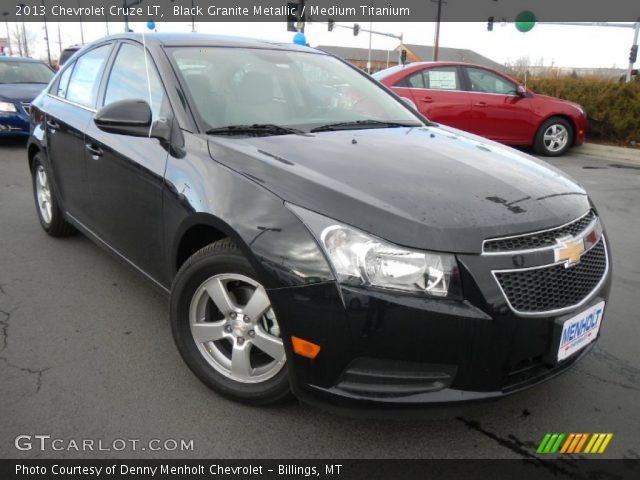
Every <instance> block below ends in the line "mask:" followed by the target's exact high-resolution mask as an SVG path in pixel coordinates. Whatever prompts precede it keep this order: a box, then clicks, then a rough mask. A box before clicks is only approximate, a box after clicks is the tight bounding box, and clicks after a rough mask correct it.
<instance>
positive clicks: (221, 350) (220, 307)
mask: <svg viewBox="0 0 640 480" xmlns="http://www.w3.org/2000/svg"><path fill="white" fill-rule="evenodd" d="M214 298H215V300H214ZM249 300H251V302H252V303H251V304H249ZM170 303H171V307H170V311H171V329H172V332H173V338H174V341H175V343H176V346H177V347H178V350H179V351H180V354H181V355H182V358H183V359H184V361H185V362H186V363H187V365H188V366H189V368H190V369H191V370H192V371H193V373H194V374H195V375H196V376H197V377H198V378H199V379H200V380H201V381H202V382H203V383H204V384H205V385H207V386H208V387H209V388H211V389H213V390H214V391H216V392H218V393H220V394H221V395H224V396H225V397H228V398H231V399H233V400H236V401H239V402H243V403H247V404H252V405H268V404H273V403H277V402H280V401H282V400H284V399H285V398H288V397H289V396H290V387H289V378H288V373H287V365H286V356H285V352H284V347H283V345H282V339H280V330H279V325H278V323H277V319H276V317H275V314H274V312H273V309H272V308H271V302H270V300H269V298H268V295H267V293H266V290H264V287H262V285H261V284H260V283H259V281H258V280H257V275H256V273H255V271H254V269H253V268H252V266H251V264H250V263H249V261H248V260H247V259H246V258H245V257H244V255H242V253H241V252H240V250H239V249H238V248H237V246H236V245H235V244H234V243H233V242H232V241H231V240H230V239H222V240H219V241H217V242H215V243H212V244H210V245H208V246H206V247H204V248H203V249H201V250H199V251H198V252H196V253H195V254H194V255H193V256H191V257H190V258H189V259H188V260H187V261H186V262H185V263H184V265H182V267H181V268H180V270H179V271H178V274H177V275H176V278H175V280H174V282H173V285H172V288H171V302H170ZM251 317H255V318H251ZM263 349H264V350H263ZM267 351H268V353H266V352H267Z"/></svg>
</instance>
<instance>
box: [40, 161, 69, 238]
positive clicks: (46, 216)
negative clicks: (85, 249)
mask: <svg viewBox="0 0 640 480" xmlns="http://www.w3.org/2000/svg"><path fill="white" fill-rule="evenodd" d="M31 180H32V187H33V198H34V201H35V204H36V212H37V214H38V220H40V225H42V228H43V229H44V231H45V232H47V234H49V235H51V236H52V237H68V236H70V235H73V234H75V233H76V231H77V230H76V229H75V228H74V227H73V225H71V224H70V223H69V222H67V221H66V220H65V219H64V215H63V214H62V209H61V208H60V205H59V204H58V200H57V198H56V195H55V192H54V190H53V184H52V182H51V173H50V170H49V168H48V167H47V165H46V162H44V161H43V157H42V153H37V154H36V155H35V157H34V158H33V163H32V168H31Z"/></svg>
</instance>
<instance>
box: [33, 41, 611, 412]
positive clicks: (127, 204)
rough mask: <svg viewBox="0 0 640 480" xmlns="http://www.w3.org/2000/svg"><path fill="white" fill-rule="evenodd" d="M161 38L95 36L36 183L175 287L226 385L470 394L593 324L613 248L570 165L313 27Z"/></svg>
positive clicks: (208, 377)
mask: <svg viewBox="0 0 640 480" xmlns="http://www.w3.org/2000/svg"><path fill="white" fill-rule="evenodd" d="M146 48H147V49H148V52H149V55H148V57H147V59H146V61H145V55H144V53H143V43H142V37H141V36H140V35H138V34H133V33H129V34H121V35H116V36H111V37H107V38H104V39H101V40H99V41H97V42H95V43H93V44H91V45H89V46H87V47H85V48H84V49H83V50H82V51H80V52H78V54H77V56H76V57H74V58H73V59H72V60H71V61H70V62H69V63H68V64H66V65H65V66H64V67H63V69H62V70H61V71H60V72H59V73H58V75H57V76H56V78H55V79H54V80H53V81H52V82H51V84H50V86H49V88H48V89H47V91H46V92H44V93H42V94H41V95H40V96H39V97H38V98H37V99H36V100H35V101H34V103H33V106H32V109H31V120H32V122H33V134H32V135H31V138H30V140H29V144H28V149H27V151H28V162H29V168H30V169H31V172H32V174H33V188H34V197H35V201H36V207H37V212H38V216H39V219H40V223H41V225H42V227H43V228H44V230H45V231H46V232H47V233H48V234H49V235H52V236H64V235H70V234H72V233H74V232H75V231H76V230H79V231H80V232H82V233H84V234H85V235H87V236H88V237H89V238H91V239H92V240H94V241H95V242H96V243H97V244H98V245H100V246H102V247H104V248H106V249H107V250H108V251H110V252H112V253H113V254H114V255H115V256H116V257H118V258H120V259H122V260H124V261H125V262H126V263H128V264H129V265H131V266H133V267H134V269H135V270H137V271H138V272H140V273H142V275H143V276H145V277H146V278H148V279H149V280H150V281H151V282H153V283H154V284H155V285H156V286H158V288H160V289H161V290H163V291H165V292H167V293H168V294H170V316H171V325H172V330H173V335H174V339H175V343H176V345H177V347H178V349H179V351H180V353H181V354H182V357H183V359H184V360H185V362H186V363H187V365H188V366H189V367H190V368H191V370H192V371H193V372H194V373H195V374H196V375H197V376H198V378H200V380H202V381H203V382H204V383H205V384H206V385H208V386H209V387H211V388H212V389H214V390H216V391H217V392H219V393H221V394H223V395H226V396H228V397H231V398H233V399H236V400H239V401H243V402H248V403H253V404H266V403H272V402H276V401H278V400H280V399H282V398H283V397H285V396H287V395H288V394H289V392H290V391H292V392H293V393H295V394H296V395H297V396H298V397H299V398H301V399H303V400H305V401H308V402H312V403H317V404H321V405H330V406H334V407H335V406H338V407H348V408H379V407H389V408H390V407H398V408H407V407H419V406H424V405H429V404H439V403H446V402H464V401H470V400H478V399H486V398H491V397H500V396H503V395H506V394H509V393H512V392H515V391H518V390H521V389H523V388H525V387H528V386H530V385H533V384H535V383H538V382H540V381H542V380H544V379H547V378H551V377H553V376H555V375H557V374H559V373H560V372H563V371H565V370H566V369H567V368H568V367H569V366H571V365H572V364H574V362H575V361H576V360H578V359H579V358H580V357H582V356H583V354H584V353H585V352H586V351H587V350H588V349H589V347H591V346H592V345H593V342H594V341H595V340H596V338H597V337H598V335H599V328H600V324H601V321H602V316H603V311H604V309H605V304H606V301H607V298H608V294H609V286H610V279H611V275H610V268H609V250H608V247H607V240H606V236H605V234H604V232H603V228H602V225H601V223H600V220H599V217H598V213H597V210H596V208H595V206H594V205H593V204H592V202H591V201H590V199H589V197H588V195H587V193H586V192H585V190H584V189H583V188H582V187H581V186H580V185H578V184H576V183H575V182H574V181H572V180H571V179H570V178H568V177H567V176H566V175H564V174H562V173H561V172H559V171H557V170H556V169H554V168H552V167H550V166H548V165H547V164H545V163H544V162H541V161H539V160H537V159H535V158H533V157H530V156H528V155H526V154H523V153H521V152H518V151H515V150H512V149H510V148H508V147H505V146H503V145H500V144H497V143H494V142H492V141H490V140H486V139H483V138H481V137H478V136H474V135H471V134H466V133H464V132H462V131H460V130H457V129H453V128H450V127H445V126H438V125H435V124H433V123H430V122H428V121H426V120H425V119H424V118H423V117H422V116H420V115H419V114H418V113H417V112H415V111H414V110H413V109H411V108H410V107H408V106H407V105H406V104H405V103H404V102H402V101H400V99H399V98H398V97H396V96H395V95H393V94H392V93H390V92H389V91H388V90H386V89H385V88H383V87H382V86H380V84H379V83H378V82H376V81H375V80H373V79H372V78H370V77H369V76H368V75H366V74H363V73H362V72H360V71H358V70H357V69H355V68H353V67H351V66H350V65H348V64H346V63H344V62H342V61H341V60H338V59H336V58H334V57H332V56H330V55H327V54H325V53H322V52H320V51H316V50H314V49H310V48H307V47H302V46H296V45H289V44H286V45H285V44H277V43H273V42H261V41H257V40H243V39H233V38H228V37H217V36H210V35H202V34H193V33H191V34H188V35H187V34H147V35H146ZM345 96H346V97H347V98H344V97H345ZM69 314H70V315H73V311H70V312H69ZM121 354H123V355H128V353H127V352H126V351H123V352H121Z"/></svg>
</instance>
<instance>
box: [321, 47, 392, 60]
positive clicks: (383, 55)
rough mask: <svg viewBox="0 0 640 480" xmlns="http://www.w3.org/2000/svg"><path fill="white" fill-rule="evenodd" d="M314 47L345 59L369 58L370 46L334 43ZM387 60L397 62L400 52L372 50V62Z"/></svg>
mask: <svg viewBox="0 0 640 480" xmlns="http://www.w3.org/2000/svg"><path fill="white" fill-rule="evenodd" d="M314 48H316V49H318V50H322V51H323V52H326V53H329V54H331V55H335V56H336V57H340V58H342V59H344V60H361V61H365V62H366V61H367V60H368V59H369V49H368V48H355V47H337V46H333V45H318V46H317V47H314ZM387 60H389V61H390V62H394V63H395V62H397V61H398V54H397V53H396V52H395V51H394V50H374V49H372V50H371V61H372V62H386V61H387Z"/></svg>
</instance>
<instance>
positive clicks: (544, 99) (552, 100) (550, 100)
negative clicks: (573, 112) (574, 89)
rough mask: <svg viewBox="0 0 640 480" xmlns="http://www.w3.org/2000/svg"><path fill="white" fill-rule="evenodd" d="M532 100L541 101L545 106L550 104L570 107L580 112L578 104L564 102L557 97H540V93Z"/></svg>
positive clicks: (580, 106)
mask: <svg viewBox="0 0 640 480" xmlns="http://www.w3.org/2000/svg"><path fill="white" fill-rule="evenodd" d="M533 99H534V101H535V99H537V100H538V101H542V102H544V103H545V104H547V105H549V104H550V103H553V104H554V105H558V106H566V105H571V106H572V107H575V108H577V109H578V110H582V105H580V104H579V103H576V102H572V101H570V100H564V99H562V98H558V97H550V96H549V95H542V94H540V93H536V94H534V96H533Z"/></svg>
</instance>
